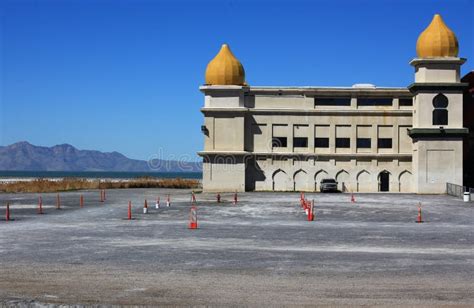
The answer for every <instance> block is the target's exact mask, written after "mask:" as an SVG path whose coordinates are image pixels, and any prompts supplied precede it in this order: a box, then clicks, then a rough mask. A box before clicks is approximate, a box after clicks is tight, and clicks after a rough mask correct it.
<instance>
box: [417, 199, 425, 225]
mask: <svg viewBox="0 0 474 308" xmlns="http://www.w3.org/2000/svg"><path fill="white" fill-rule="evenodd" d="M416 222H417V223H422V222H423V219H422V217H421V203H420V204H418V216H417V217H416Z"/></svg>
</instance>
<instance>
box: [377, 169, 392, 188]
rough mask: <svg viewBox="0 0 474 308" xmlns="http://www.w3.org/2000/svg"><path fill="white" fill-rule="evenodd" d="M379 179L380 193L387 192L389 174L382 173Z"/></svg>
mask: <svg viewBox="0 0 474 308" xmlns="http://www.w3.org/2000/svg"><path fill="white" fill-rule="evenodd" d="M379 177H380V191H389V189H390V186H389V182H390V173H388V172H387V171H382V172H380V175H379Z"/></svg>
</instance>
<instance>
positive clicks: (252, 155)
mask: <svg viewBox="0 0 474 308" xmlns="http://www.w3.org/2000/svg"><path fill="white" fill-rule="evenodd" d="M416 51H417V58H415V59H413V60H412V61H411V62H410V64H411V65H412V66H413V67H414V70H415V82H414V83H413V84H411V85H410V86H408V87H400V88H384V87H376V86H373V85H370V84H356V85H354V86H352V87H267V86H265V87H261V86H249V85H248V84H247V83H246V82H245V72H244V68H243V66H242V64H241V63H240V62H239V61H238V60H237V58H236V57H235V56H234V55H233V54H232V52H231V51H230V49H229V46H227V45H223V46H222V48H221V50H220V51H219V53H218V54H217V56H216V57H215V58H214V59H213V60H212V61H211V62H210V63H209V64H208V66H207V70H206V84H205V85H204V86H201V87H200V90H201V91H202V92H203V93H204V95H205V100H204V107H203V108H202V109H201V111H202V113H203V114H204V125H203V126H202V127H201V129H202V131H203V133H204V135H205V137H204V139H205V140H204V150H203V151H202V152H199V155H201V156H202V157H203V188H204V190H206V191H253V190H256V191H318V190H319V187H320V185H319V184H320V181H321V179H323V178H334V179H336V180H337V182H338V185H339V189H340V190H341V191H354V192H378V191H390V192H415V193H444V192H445V191H446V183H453V184H459V185H462V184H463V146H465V144H464V143H465V140H467V138H466V137H467V135H468V133H469V131H468V129H467V128H465V127H468V126H469V125H465V123H464V121H463V119H466V117H463V91H465V89H466V88H467V87H468V84H467V83H463V82H461V78H460V67H461V65H462V64H463V63H464V62H465V61H466V60H465V59H463V58H459V57H458V41H457V38H456V36H455V34H454V33H453V32H452V31H451V30H450V29H449V28H448V27H447V26H446V25H445V23H444V22H443V20H442V18H441V17H440V16H439V15H435V16H434V18H433V20H432V22H431V24H430V25H429V26H428V27H427V28H426V29H425V30H424V31H423V32H422V33H421V34H420V36H419V38H418V41H417V45H416ZM471 118H472V117H471ZM464 155H465V156H466V155H467V154H466V153H464Z"/></svg>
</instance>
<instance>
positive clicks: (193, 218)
mask: <svg viewBox="0 0 474 308" xmlns="http://www.w3.org/2000/svg"><path fill="white" fill-rule="evenodd" d="M197 227H198V222H197V208H196V206H194V205H193V206H191V209H190V211H189V229H197Z"/></svg>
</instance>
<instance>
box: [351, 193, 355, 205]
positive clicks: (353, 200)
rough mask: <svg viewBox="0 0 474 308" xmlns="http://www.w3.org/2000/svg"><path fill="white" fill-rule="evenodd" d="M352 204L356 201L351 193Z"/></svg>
mask: <svg viewBox="0 0 474 308" xmlns="http://www.w3.org/2000/svg"><path fill="white" fill-rule="evenodd" d="M351 202H352V203H354V202H356V199H355V197H354V193H351Z"/></svg>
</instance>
